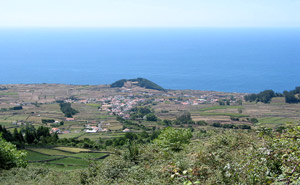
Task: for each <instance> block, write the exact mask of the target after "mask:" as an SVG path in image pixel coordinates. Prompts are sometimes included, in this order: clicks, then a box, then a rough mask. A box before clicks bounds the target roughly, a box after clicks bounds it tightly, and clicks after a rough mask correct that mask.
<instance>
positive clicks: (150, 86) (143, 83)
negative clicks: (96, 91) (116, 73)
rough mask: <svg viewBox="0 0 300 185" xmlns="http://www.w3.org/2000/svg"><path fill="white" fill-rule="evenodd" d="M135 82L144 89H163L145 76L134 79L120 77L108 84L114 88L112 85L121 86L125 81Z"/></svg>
mask: <svg viewBox="0 0 300 185" xmlns="http://www.w3.org/2000/svg"><path fill="white" fill-rule="evenodd" d="M127 81H130V82H137V84H136V85H137V86H140V87H143V88H146V89H155V90H159V91H164V89H163V88H162V87H160V86H159V85H157V84H155V83H154V82H151V81H150V80H147V79H145V78H136V79H129V80H126V79H122V80H118V81H116V82H114V83H112V84H111V85H110V87H112V88H114V87H123V86H124V84H125V83H126V82H127Z"/></svg>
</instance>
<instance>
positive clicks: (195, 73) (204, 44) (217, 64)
mask: <svg viewBox="0 0 300 185" xmlns="http://www.w3.org/2000/svg"><path fill="white" fill-rule="evenodd" d="M299 72H300V28H285V29H283V28H186V29H179V28H169V29H162V28H151V29H146V28H132V29H129V28H128V29H125V28H122V29H117V28H111V29H108V28H106V29H79V28H69V29H62V28H51V29H50V28H49V29H46V28H43V29H38V28H35V29H25V28H22V29H21V28H18V29H17V28H11V29H8V28H7V29H4V28H2V29H0V84H15V83H65V84H110V83H112V82H114V81H116V80H119V79H123V78H127V79H128V78H136V77H144V78H147V79H149V80H152V81H154V82H155V83H157V84H159V85H161V86H162V87H164V88H167V89H197V90H215V91H225V92H259V91H262V90H265V89H273V90H275V91H277V92H282V91H283V90H291V89H294V87H295V86H300V78H299V76H300V75H299Z"/></svg>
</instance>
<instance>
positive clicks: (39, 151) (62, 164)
mask: <svg viewBox="0 0 300 185" xmlns="http://www.w3.org/2000/svg"><path fill="white" fill-rule="evenodd" d="M26 152H27V160H28V162H29V163H31V164H32V165H38V164H43V165H46V166H47V167H49V168H59V169H79V168H84V167H87V166H88V164H89V160H101V159H103V158H105V157H107V156H108V155H109V153H107V152H94V151H91V150H88V149H82V148H72V147H51V148H37V147H28V148H26Z"/></svg>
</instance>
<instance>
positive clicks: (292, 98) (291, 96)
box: [244, 87, 300, 103]
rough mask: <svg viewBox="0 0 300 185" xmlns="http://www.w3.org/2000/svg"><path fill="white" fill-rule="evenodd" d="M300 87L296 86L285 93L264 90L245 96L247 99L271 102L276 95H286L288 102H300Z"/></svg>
mask: <svg viewBox="0 0 300 185" xmlns="http://www.w3.org/2000/svg"><path fill="white" fill-rule="evenodd" d="M299 94H300V87H296V88H295V89H294V90H291V91H283V93H275V92H274V91H273V90H264V91H262V92H260V93H258V94H255V93H253V94H249V95H246V96H244V99H245V101H249V102H256V103H257V102H263V103H270V102H271V100H272V98H274V97H284V98H285V102H286V103H299V102H300V95H299Z"/></svg>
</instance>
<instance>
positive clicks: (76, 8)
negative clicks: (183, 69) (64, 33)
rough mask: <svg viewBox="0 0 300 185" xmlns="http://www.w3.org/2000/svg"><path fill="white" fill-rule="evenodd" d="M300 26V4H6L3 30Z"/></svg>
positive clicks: (184, 0)
mask: <svg viewBox="0 0 300 185" xmlns="http://www.w3.org/2000/svg"><path fill="white" fill-rule="evenodd" d="M15 26H18V27H24V26H25V27H31V26H34V27H62V26H63V27H249V26H250V27H262V26H263V27H300V0H0V27H15Z"/></svg>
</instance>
